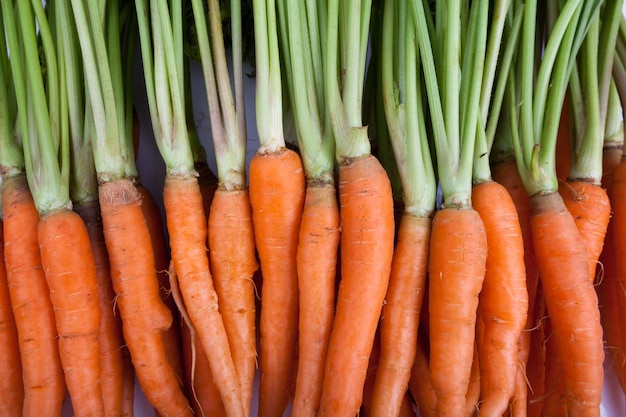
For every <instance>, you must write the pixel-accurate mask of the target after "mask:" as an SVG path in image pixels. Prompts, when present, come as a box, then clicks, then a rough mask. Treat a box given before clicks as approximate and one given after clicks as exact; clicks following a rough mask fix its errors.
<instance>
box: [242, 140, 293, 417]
mask: <svg viewBox="0 0 626 417" xmlns="http://www.w3.org/2000/svg"><path fill="white" fill-rule="evenodd" d="M249 178H250V191H249V192H250V203H251V205H252V220H253V224H254V237H255V242H256V247H257V251H258V254H259V259H260V262H261V272H262V274H263V286H262V288H261V317H260V332H261V340H260V349H261V350H260V353H259V354H260V369H261V381H260V392H259V416H262V417H264V416H280V415H282V414H283V412H284V409H285V407H286V405H287V401H288V395H289V394H288V390H289V383H290V382H289V381H290V380H291V377H292V374H293V372H294V369H295V368H294V357H295V355H296V350H297V332H298V281H297V275H296V252H297V246H298V231H299V227H300V221H301V219H302V209H303V205H304V190H305V181H304V171H303V168H302V162H301V160H300V157H299V156H298V154H296V153H295V152H293V151H291V150H288V149H282V150H280V151H278V152H275V153H266V154H262V153H258V152H257V154H256V155H255V156H254V157H253V158H252V160H251V162H250V171H249Z"/></svg>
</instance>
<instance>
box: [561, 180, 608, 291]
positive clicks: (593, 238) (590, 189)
mask: <svg viewBox="0 0 626 417" xmlns="http://www.w3.org/2000/svg"><path fill="white" fill-rule="evenodd" d="M559 193H560V194H561V197H562V198H563V202H564V203H565V206H566V207H567V209H568V210H569V212H570V213H572V217H574V221H575V222H576V226H577V227H578V231H579V233H580V235H581V237H582V238H583V241H584V242H585V247H586V249H587V261H588V263H589V278H590V279H591V280H592V281H593V280H594V279H595V277H596V268H597V267H598V260H599V259H600V253H602V248H603V247H604V240H605V237H606V229H607V227H608V224H609V218H610V216H611V203H610V202H609V196H608V194H607V192H606V190H605V189H604V188H602V187H601V186H600V184H596V183H594V182H593V181H585V180H577V181H567V182H565V183H561V184H560V186H559Z"/></svg>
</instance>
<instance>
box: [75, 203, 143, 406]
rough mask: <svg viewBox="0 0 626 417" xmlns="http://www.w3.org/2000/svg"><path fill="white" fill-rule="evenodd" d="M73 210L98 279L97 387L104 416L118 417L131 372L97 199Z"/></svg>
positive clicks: (132, 381)
mask: <svg viewBox="0 0 626 417" xmlns="http://www.w3.org/2000/svg"><path fill="white" fill-rule="evenodd" d="M74 210H75V211H76V212H77V213H78V214H79V216H80V217H81V218H82V220H83V222H84V223H85V226H86V228H87V233H88V235H89V241H90V245H91V251H92V254H93V258H94V263H95V267H96V275H97V278H98V293H99V296H100V326H99V336H98V342H99V345H100V386H101V390H102V399H103V401H104V411H105V415H106V416H118V415H121V413H122V403H123V392H124V391H123V390H124V384H125V383H132V385H133V386H134V376H132V379H131V380H130V381H127V382H125V380H124V378H125V376H126V375H127V374H128V373H130V375H134V371H133V369H132V363H131V362H130V357H128V356H127V355H124V350H125V349H126V347H125V346H124V336H123V334H122V322H121V320H120V317H119V313H118V312H117V311H116V307H115V292H114V291H113V286H112V283H111V268H110V266H109V255H108V253H107V251H106V245H105V243H104V232H103V230H102V218H101V217H100V205H99V204H98V202H97V201H91V202H86V203H83V204H75V205H74Z"/></svg>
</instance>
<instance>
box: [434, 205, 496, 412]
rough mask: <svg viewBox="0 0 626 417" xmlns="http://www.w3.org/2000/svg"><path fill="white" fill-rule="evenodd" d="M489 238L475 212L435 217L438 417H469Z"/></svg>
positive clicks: (445, 211) (444, 211)
mask: <svg viewBox="0 0 626 417" xmlns="http://www.w3.org/2000/svg"><path fill="white" fill-rule="evenodd" d="M486 260H487V237H486V234H485V227H484V225H483V222H482V220H481V218H480V216H479V215H478V213H477V212H476V211H475V210H473V209H460V210H458V209H452V208H444V209H442V210H439V211H438V212H437V213H436V214H435V218H434V220H433V227H432V235H431V247H430V257H429V276H430V280H429V290H428V293H429V312H430V372H431V381H432V385H433V389H434V390H435V392H436V394H437V415H439V416H443V415H446V416H447V415H449V416H463V415H465V414H466V410H467V409H466V407H465V406H466V394H467V392H468V386H469V382H470V376H471V373H472V363H473V359H474V341H475V329H476V315H477V308H478V295H479V293H480V291H481V288H482V284H483V279H484V276H485V265H486Z"/></svg>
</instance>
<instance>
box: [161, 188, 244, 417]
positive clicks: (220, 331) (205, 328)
mask: <svg viewBox="0 0 626 417" xmlns="http://www.w3.org/2000/svg"><path fill="white" fill-rule="evenodd" d="M163 202H164V204H165V213H166V220H167V230H168V232H169V236H170V246H171V248H172V262H173V264H174V267H175V268H176V272H177V274H178V283H179V286H180V291H181V294H182V296H183V299H184V301H185V306H186V308H187V312H188V313H189V316H190V319H191V322H192V323H193V325H194V327H195V330H196V333H197V335H198V338H199V339H200V341H201V342H202V346H203V348H204V352H205V353H206V355H207V357H208V359H209V364H210V365H211V373H212V375H213V378H214V380H215V384H216V386H217V388H218V390H219V391H220V394H221V396H222V400H223V401H224V408H225V409H226V412H227V413H228V414H229V415H232V416H242V415H243V414H244V406H243V402H242V397H241V387H240V385H239V380H238V378H237V373H236V370H235V365H234V362H233V357H232V354H231V348H230V344H229V341H228V336H227V333H226V329H225V326H224V321H223V319H222V315H221V314H220V311H219V306H218V299H217V293H216V292H215V288H214V284H213V278H212V276H211V272H210V270H209V255H208V253H207V244H206V242H207V238H208V237H207V233H208V232H207V226H208V225H207V221H206V216H205V214H204V209H203V206H202V194H201V193H200V188H199V185H198V181H197V179H196V177H184V178H183V177H180V178H178V177H173V176H168V177H167V178H166V180H165V186H164V188H163Z"/></svg>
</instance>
